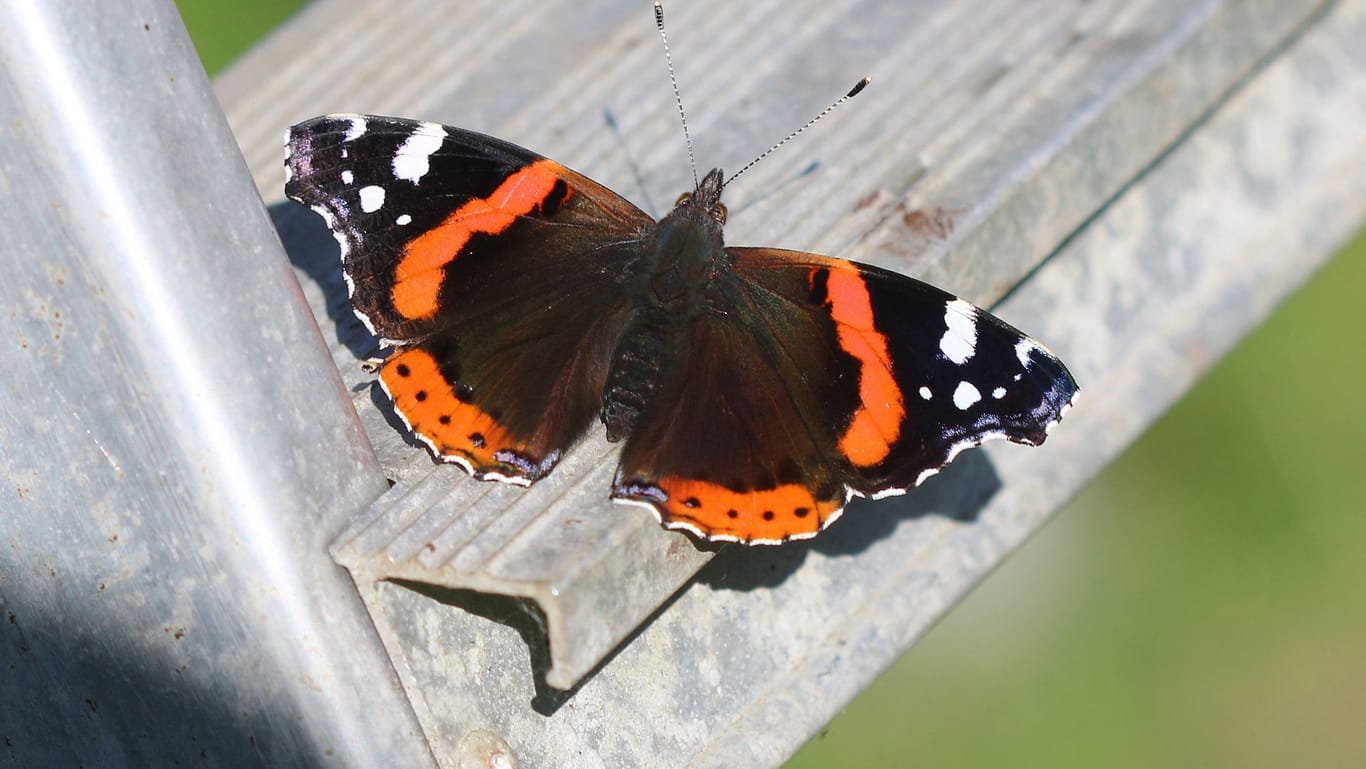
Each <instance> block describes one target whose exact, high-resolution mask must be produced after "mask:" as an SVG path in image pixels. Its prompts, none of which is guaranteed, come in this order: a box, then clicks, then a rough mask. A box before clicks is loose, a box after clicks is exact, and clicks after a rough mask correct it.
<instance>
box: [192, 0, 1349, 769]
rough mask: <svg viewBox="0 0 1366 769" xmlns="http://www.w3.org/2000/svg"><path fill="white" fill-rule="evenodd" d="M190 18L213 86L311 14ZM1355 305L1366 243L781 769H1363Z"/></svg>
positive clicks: (258, 11)
mask: <svg viewBox="0 0 1366 769" xmlns="http://www.w3.org/2000/svg"><path fill="white" fill-rule="evenodd" d="M179 5H180V9H181V13H182V15H183V16H184V19H185V22H186V26H187V27H188V28H189V30H190V33H191V35H192V36H193V38H194V40H195V44H196V46H198V48H199V51H200V55H201V57H202V58H203V60H204V64H205V67H206V68H207V69H208V70H209V72H210V73H211V74H212V73H214V72H217V71H218V70H219V69H221V68H222V67H223V66H225V65H226V64H227V63H228V62H230V61H231V59H232V58H233V57H235V56H236V55H238V54H239V53H240V52H242V51H243V50H245V49H246V48H247V47H248V46H250V45H251V44H252V42H254V41H255V40H256V39H258V38H259V37H260V36H261V35H263V34H265V33H266V32H268V31H269V30H270V29H271V28H272V27H274V26H275V25H277V24H278V23H280V22H281V21H283V20H284V19H285V18H286V17H287V16H288V15H289V14H290V13H292V12H293V11H294V10H296V9H297V8H298V7H300V6H301V5H302V3H300V2H297V0H288V1H281V0H236V1H230V0H181V1H180V3H179ZM665 98H667V97H665ZM1363 297H1366V234H1364V235H1363V236H1359V237H1358V238H1357V239H1356V240H1355V242H1353V243H1352V244H1350V245H1348V246H1347V247H1346V248H1345V249H1344V250H1343V251H1342V252H1341V253H1340V254H1338V255H1337V257H1336V258H1335V259H1334V260H1333V262H1332V263H1330V264H1329V265H1328V266H1327V267H1325V268H1324V269H1323V270H1322V271H1321V272H1320V273H1319V274H1318V275H1317V276H1316V277H1315V278H1314V279H1312V280H1311V281H1310V282H1309V283H1308V284H1307V285H1306V286H1305V287H1304V288H1303V289H1301V290H1300V291H1299V292H1298V293H1297V294H1295V295H1294V296H1293V297H1292V298H1291V299H1290V300H1289V301H1287V302H1286V303H1285V304H1284V305H1283V306H1282V307H1281V308H1280V309H1279V310H1278V311H1277V312H1276V313H1275V315H1274V316H1273V317H1272V318H1271V319H1270V320H1269V321H1268V322H1267V323H1266V324H1265V325H1264V326H1262V327H1261V328H1259V329H1258V330H1257V331H1255V332H1254V333H1253V334H1251V335H1250V336H1249V337H1248V338H1247V339H1246V340H1244V341H1243V343H1242V344H1241V345H1240V346H1239V347H1238V348H1237V350H1235V351H1234V352H1233V354H1231V355H1230V356H1229V357H1228V358H1227V359H1225V360H1224V361H1223V362H1222V363H1220V364H1219V366H1218V367H1217V368H1216V369H1215V370H1214V371H1213V372H1212V373H1211V374H1210V375H1209V376H1208V377H1206V378H1205V379H1204V380H1203V381H1202V382H1201V383H1200V384H1199V385H1198V386H1197V387H1196V388H1195V389H1194V390H1193V391H1192V392H1191V393H1190V395H1189V396H1188V397H1186V398H1185V399H1184V400H1182V401H1181V402H1180V403H1179V404H1177V406H1176V407H1175V408H1173V409H1172V410H1171V411H1170V412H1169V413H1168V414H1167V415H1166V416H1164V417H1163V418H1162V419H1161V420H1159V421H1158V423H1157V424H1156V425H1154V426H1153V427H1152V429H1151V430H1149V431H1148V433H1147V434H1146V435H1145V436H1144V437H1143V438H1142V439H1141V440H1140V441H1139V442H1138V443H1137V444H1135V445H1134V446H1133V447H1132V448H1131V449H1129V451H1127V452H1126V453H1125V454H1124V455H1123V456H1122V457H1121V458H1120V459H1119V460H1118V461H1117V462H1116V463H1115V464H1114V465H1113V466H1112V467H1111V468H1110V469H1108V470H1107V471H1106V472H1104V473H1103V474H1101V475H1100V476H1099V477H1098V478H1096V479H1095V480H1094V481H1093V482H1092V483H1091V484H1090V486H1089V487H1088V488H1087V489H1086V490H1085V491H1084V492H1083V493H1082V494H1081V495H1079V496H1078V498H1077V499H1076V500H1074V501H1073V502H1072V503H1071V504H1069V505H1068V506H1067V507H1066V508H1065V509H1063V510H1062V511H1060V512H1059V513H1058V515H1057V516H1056V517H1055V519H1054V520H1053V522H1052V523H1050V524H1049V525H1048V526H1047V527H1046V528H1045V529H1044V530H1043V531H1042V532H1040V533H1039V534H1038V535H1036V536H1035V537H1034V538H1033V539H1032V540H1031V541H1030V542H1029V543H1028V545H1027V546H1026V547H1025V548H1024V549H1023V550H1022V551H1021V552H1020V553H1018V554H1017V555H1015V556H1014V557H1012V558H1011V559H1009V560H1008V561H1007V562H1006V563H1005V565H1003V566H1002V567H1001V568H1000V569H999V570H998V571H997V573H996V574H994V575H993V576H992V577H991V578H989V579H988V580H987V581H986V582H985V583H984V584H983V585H982V586H981V587H980V588H979V589H978V590H977V591H976V592H974V593H973V595H972V596H970V597H969V598H968V599H967V600H966V601H964V602H963V604H962V605H960V606H959V607H958V608H957V609H955V610H954V611H953V612H952V613H951V614H950V615H949V616H948V617H947V618H946V619H945V620H944V621H943V622H942V623H941V624H940V625H939V626H938V627H936V628H935V629H934V630H933V631H932V632H931V633H930V634H929V635H928V636H927V637H926V638H925V639H924V640H923V641H922V642H921V643H920V644H918V645H917V646H916V647H915V648H914V649H912V650H911V651H910V652H909V653H907V654H906V655H905V657H903V658H902V659H901V660H900V661H899V662H897V663H896V665H894V666H893V667H892V668H891V669H890V670H889V671H888V672H887V673H886V674H885V675H883V676H882V677H881V678H880V679H879V680H878V681H877V682H876V683H875V684H874V685H873V686H872V687H870V688H869V689H868V690H867V691H865V692H864V693H863V694H862V695H860V696H859V698H858V699H856V700H855V701H854V702H853V703H852V704H851V705H850V706H849V708H848V709H847V710H846V711H845V712H844V713H843V714H842V715H841V716H839V717H838V718H836V719H835V721H834V722H833V723H832V724H831V725H830V726H829V728H827V729H826V730H825V731H824V732H823V733H822V734H820V735H819V736H817V737H816V738H815V739H813V740H812V741H811V742H810V744H808V745H807V746H806V747H805V748H804V749H803V750H802V751H801V752H800V753H799V754H798V755H797V756H796V757H795V758H794V759H793V760H792V761H791V762H789V763H788V765H787V769H815V768H817V767H820V768H822V769H824V768H826V767H844V768H848V769H861V768H862V767H889V766H953V767H963V768H965V769H967V768H971V767H982V768H983V769H987V768H990V769H999V768H1000V767H1003V766H1017V767H1019V766H1024V767H1032V766H1038V767H1053V768H1057V769H1066V768H1067V767H1097V766H1104V767H1109V768H1112V769H1113V768H1123V767H1151V766H1162V767H1178V766H1227V767H1240V768H1246V769H1256V768H1258V767H1266V768H1267V769H1273V768H1274V769H1282V768H1283V767H1289V766H1295V767H1334V768H1335V767H1351V766H1366V715H1363V714H1366V558H1363V557H1362V556H1363V543H1366V515H1363V512H1366V511H1364V510H1363V508H1366V448H1363V443H1366V312H1363V309H1362V305H1363V302H1366V300H1364V299H1363Z"/></svg>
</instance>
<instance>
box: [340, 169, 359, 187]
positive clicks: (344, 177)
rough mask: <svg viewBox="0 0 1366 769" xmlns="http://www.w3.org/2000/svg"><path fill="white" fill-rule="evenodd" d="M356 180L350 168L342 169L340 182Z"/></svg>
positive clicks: (346, 182)
mask: <svg viewBox="0 0 1366 769" xmlns="http://www.w3.org/2000/svg"><path fill="white" fill-rule="evenodd" d="M355 180H356V175H355V174H353V173H351V170H350V169H347V170H345V171H342V184H350V183H352V182H354V181H355Z"/></svg>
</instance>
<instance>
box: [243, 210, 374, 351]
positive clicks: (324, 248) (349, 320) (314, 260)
mask: <svg viewBox="0 0 1366 769" xmlns="http://www.w3.org/2000/svg"><path fill="white" fill-rule="evenodd" d="M268 211H269V213H270V219H271V222H272V223H274V225H275V231H276V232H277V233H278V234H279V236H280V242H281V243H282V244H283V245H284V247H285V253H286V254H287V255H288V256H289V261H290V263H291V264H293V265H294V269H295V270H297V271H298V272H299V273H302V275H304V276H306V277H307V278H308V280H309V282H311V283H312V284H313V285H315V286H317V288H318V290H319V291H320V292H321V293H322V295H323V300H324V306H325V309H326V312H327V319H328V321H330V322H331V323H332V326H333V330H334V332H335V333H336V337H337V341H339V342H340V343H341V344H342V345H343V346H344V347H346V349H347V350H349V351H350V352H351V354H352V355H354V356H355V357H356V359H357V360H366V359H368V358H373V357H375V356H376V355H377V354H378V353H379V341H378V340H376V339H375V337H374V335H372V334H371V333H370V332H369V331H368V330H367V329H366V328H365V325H364V324H362V323H361V322H360V319H359V318H357V317H356V314H355V313H354V312H352V311H351V298H350V296H349V295H348V293H347V290H346V278H345V277H343V275H342V266H341V256H340V255H339V254H338V247H337V241H336V239H335V238H333V237H332V233H331V231H330V230H328V229H327V224H326V223H324V222H323V219H322V217H320V216H318V215H316V214H314V213H313V212H312V211H309V210H308V209H307V208H305V207H303V206H301V205H299V204H297V203H293V202H290V201H284V202H280V203H274V204H271V205H270V206H269V207H268ZM316 309H317V307H316V306H315V307H314V310H315V311H316ZM322 322H323V319H322V318H321V317H319V318H318V323H319V325H321V324H322Z"/></svg>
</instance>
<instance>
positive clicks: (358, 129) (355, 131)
mask: <svg viewBox="0 0 1366 769" xmlns="http://www.w3.org/2000/svg"><path fill="white" fill-rule="evenodd" d="M350 120H351V124H350V125H349V126H348V127H347V129H346V140H347V141H349V142H353V141H355V140H357V139H359V138H360V137H361V135H362V134H364V133H365V129H366V128H368V127H369V126H368V125H366V123H365V118H364V117H362V116H360V115H352V116H351V118H350Z"/></svg>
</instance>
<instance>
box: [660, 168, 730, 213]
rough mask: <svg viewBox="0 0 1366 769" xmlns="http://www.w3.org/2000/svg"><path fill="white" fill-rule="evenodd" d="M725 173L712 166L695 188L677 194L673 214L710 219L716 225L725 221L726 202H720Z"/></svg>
mask: <svg viewBox="0 0 1366 769" xmlns="http://www.w3.org/2000/svg"><path fill="white" fill-rule="evenodd" d="M723 179H725V175H724V174H723V173H722V172H721V169H719V168H713V169H712V170H711V171H710V172H709V173H708V174H707V175H706V176H704V177H702V181H700V182H698V183H697V189H695V190H693V191H692V192H685V193H683V194H682V195H679V196H678V200H677V201H676V202H675V203H674V210H673V215H675V216H678V215H681V216H684V217H687V218H701V219H704V220H705V219H710V220H712V221H714V222H716V225H717V226H720V225H722V224H725V223H726V204H725V203H722V202H721V188H722V187H724V186H725V182H724V181H723Z"/></svg>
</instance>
